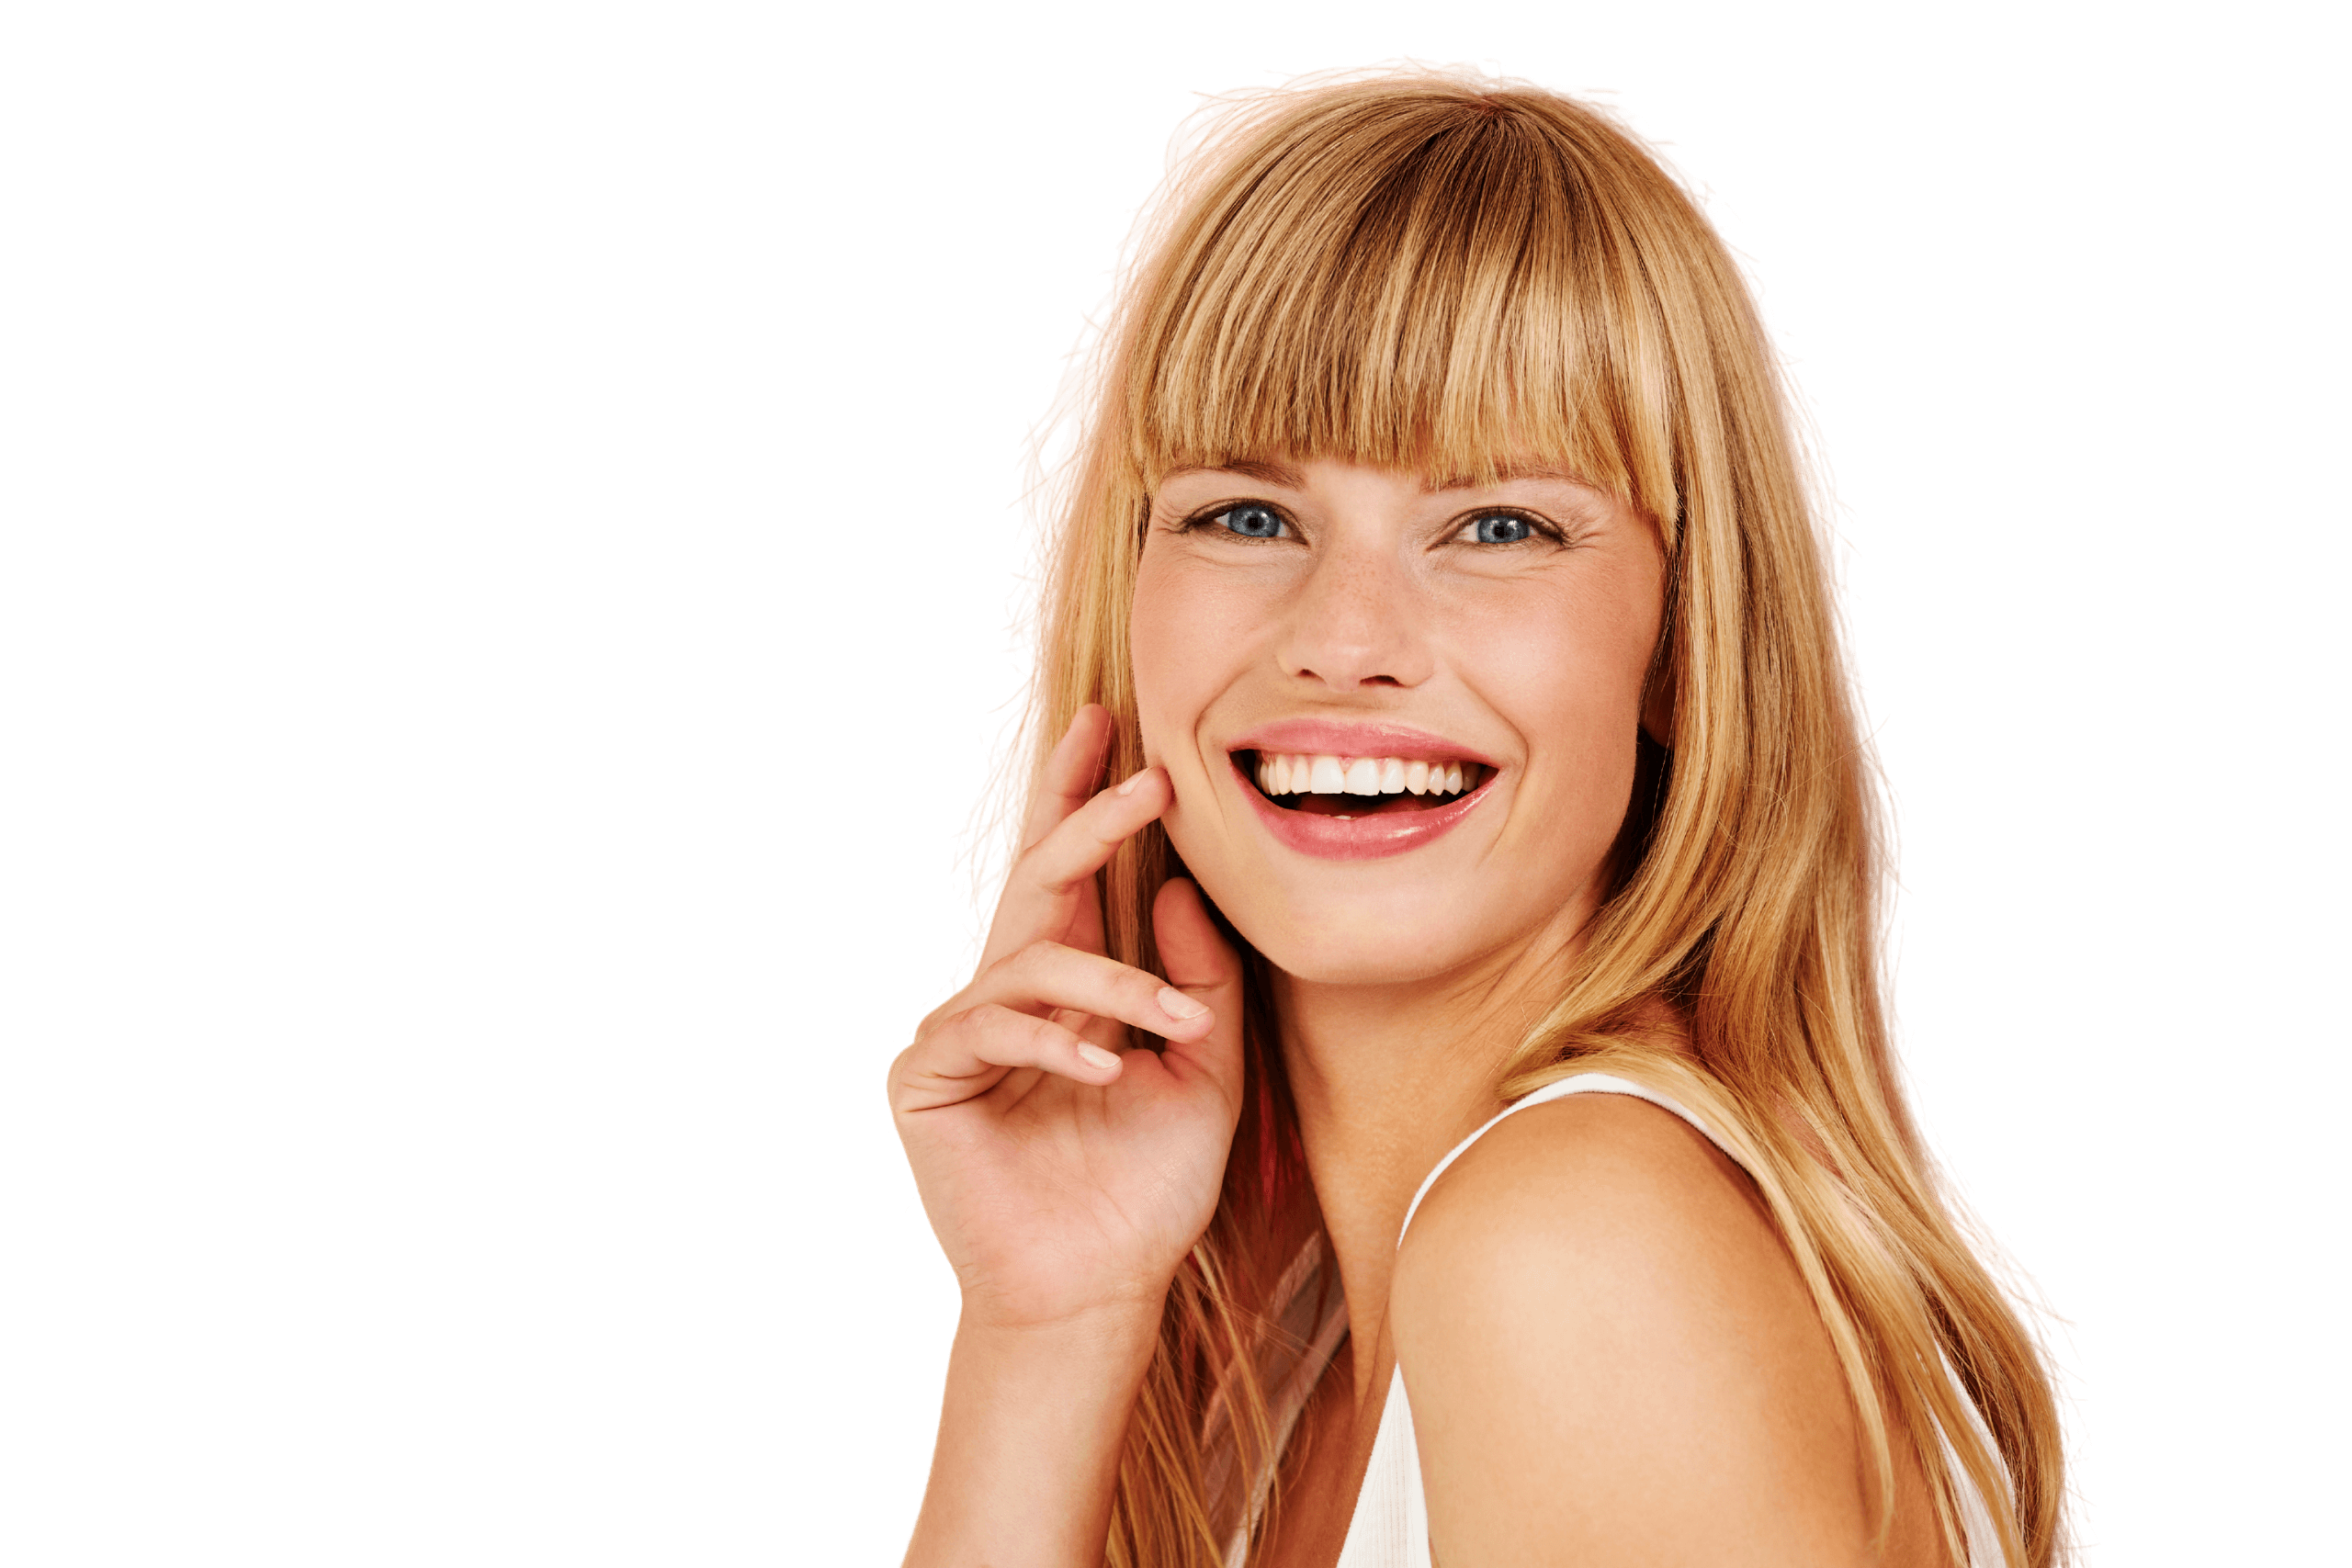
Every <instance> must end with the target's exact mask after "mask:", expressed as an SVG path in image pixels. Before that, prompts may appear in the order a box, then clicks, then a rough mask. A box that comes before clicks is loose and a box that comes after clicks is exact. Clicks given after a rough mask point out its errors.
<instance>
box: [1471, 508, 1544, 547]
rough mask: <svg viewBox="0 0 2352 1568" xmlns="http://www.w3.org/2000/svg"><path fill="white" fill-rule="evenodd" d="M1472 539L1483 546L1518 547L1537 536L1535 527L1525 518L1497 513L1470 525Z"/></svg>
mask: <svg viewBox="0 0 2352 1568" xmlns="http://www.w3.org/2000/svg"><path fill="white" fill-rule="evenodd" d="M1470 534H1471V537H1473V538H1475V539H1476V540H1477V542H1478V543H1480V544H1482V545H1516V544H1518V543H1520V542H1521V540H1523V539H1532V538H1533V537H1534V536H1535V525H1534V524H1532V523H1530V522H1529V521H1528V520H1527V519H1526V518H1524V517H1513V516H1511V515H1510V513H1494V514H1492V515H1490V516H1486V517H1481V518H1478V519H1477V520H1476V521H1475V522H1473V523H1472V524H1471V525H1470Z"/></svg>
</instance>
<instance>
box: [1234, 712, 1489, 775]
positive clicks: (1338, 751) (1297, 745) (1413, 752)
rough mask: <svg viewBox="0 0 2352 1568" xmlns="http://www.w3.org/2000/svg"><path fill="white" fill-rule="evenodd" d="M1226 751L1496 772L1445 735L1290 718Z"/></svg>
mask: <svg viewBox="0 0 2352 1568" xmlns="http://www.w3.org/2000/svg"><path fill="white" fill-rule="evenodd" d="M1226 750H1227V752H1233V751H1304V752H1306V753H1308V754H1309V755H1315V754H1317V753H1322V752H1328V753H1329V754H1330V755H1332V756H1334V757H1399V758H1402V759H1403V760H1404V761H1408V762H1409V761H1413V760H1414V759H1415V758H1417V757H1418V758H1419V759H1421V760H1422V761H1439V760H1441V759H1442V760H1443V761H1449V762H1453V761H1462V762H1481V763H1484V764H1485V765H1486V766H1487V767H1488V768H1492V767H1494V766H1495V762H1494V760H1493V759H1492V758H1490V757H1485V756H1481V755H1480V754H1479V753H1477V752H1476V751H1473V750H1470V749H1469V748H1468V747H1466V746H1464V745H1463V744H1462V743H1461V742H1460V741H1457V740H1448V739H1446V738H1445V737H1444V736H1442V735H1431V734H1430V732H1429V731H1428V730H1426V729H1408V728H1405V727H1404V726H1402V725H1395V724H1342V723H1340V721H1339V720H1337V719H1329V718H1285V719H1283V720H1281V721H1279V722H1278V723H1274V724H1269V725H1264V726H1262V727H1261V728H1257V729H1253V730H1251V731H1250V733H1249V734H1247V735H1244V736H1242V737H1241V738H1240V739H1236V740H1229V741H1227V742H1226Z"/></svg>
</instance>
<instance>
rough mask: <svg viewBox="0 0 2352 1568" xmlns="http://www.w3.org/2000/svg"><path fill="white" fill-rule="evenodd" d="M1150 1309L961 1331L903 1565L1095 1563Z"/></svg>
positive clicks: (959, 1567)
mask: <svg viewBox="0 0 2352 1568" xmlns="http://www.w3.org/2000/svg"><path fill="white" fill-rule="evenodd" d="M1158 1333H1159V1313H1158V1312H1157V1311H1156V1310H1155V1311H1144V1310H1139V1309H1132V1308H1131V1309H1126V1310H1124V1311H1120V1310H1106V1311H1104V1312H1102V1313H1099V1314H1088V1315H1086V1316H1085V1317H1082V1318H1080V1319H1079V1320H1077V1321H1073V1322H1069V1323H1061V1324H1051V1325H1037V1326H1033V1327H1026V1328H1021V1327H994V1328H991V1327H989V1326H986V1325H973V1324H970V1323H966V1324H964V1325H959V1326H958V1328H957V1330H956V1349H955V1353H954V1355H953V1356H952V1357H951V1358H950V1359H949V1361H948V1367H947V1397H946V1400H945V1402H944V1404H943V1406H942V1408H941V1411H940V1417H939V1445H938V1448H937V1450H935V1451H934V1452H933V1457H932V1463H931V1484H930V1486H929V1488H928V1489H927V1490H926V1491H925V1493H924V1495H923V1505H922V1517H921V1518H920V1519H918V1520H917V1522H916V1525H915V1536H914V1543H913V1545H912V1546H911V1547H910V1548H909V1549H908V1551H907V1562H908V1564H909V1568H929V1565H930V1564H934V1563H936V1564H941V1565H943V1568H944V1565H948V1564H953V1565H956V1568H967V1565H968V1564H971V1563H975V1562H987V1563H988V1564H989V1568H1026V1565H1028V1564H1039V1565H1041V1568H1042V1565H1044V1564H1055V1565H1060V1564H1069V1563H1086V1564H1090V1565H1091V1564H1094V1563H1099V1562H1102V1560H1103V1540H1104V1537H1105V1534H1106V1533H1107V1531H1108V1529H1109V1527H1110V1517H1111V1492H1112V1484H1113V1483H1114V1481H1115V1480H1116V1478H1117V1474H1118V1459H1119V1450H1120V1446H1121V1442H1122V1439H1123V1438H1125V1434H1126V1426H1127V1416H1128V1412H1129V1410H1130V1409H1131V1408H1132V1407H1133V1406H1134V1404H1135V1398H1136V1389H1137V1388H1139V1387H1140V1386H1141V1385H1142V1382H1143V1376H1144V1370H1145V1368H1146V1367H1147V1366H1148V1364H1149V1363H1150V1360H1151V1353H1152V1347H1153V1344H1154V1342H1155V1340H1156V1338H1157V1337H1158Z"/></svg>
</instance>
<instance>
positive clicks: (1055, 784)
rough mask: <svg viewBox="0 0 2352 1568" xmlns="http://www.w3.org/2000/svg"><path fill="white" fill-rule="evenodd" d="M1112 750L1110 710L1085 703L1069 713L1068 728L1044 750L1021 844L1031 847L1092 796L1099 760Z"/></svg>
mask: <svg viewBox="0 0 2352 1568" xmlns="http://www.w3.org/2000/svg"><path fill="white" fill-rule="evenodd" d="M1110 750H1111V710H1110V709H1109V708H1106V707H1104V706H1103V705H1102V704H1100V703H1088V704H1087V705H1085V706H1084V707H1081V708H1080V709H1079V710H1078V712H1077V713H1075V714H1073V715H1071V716H1070V721H1069V728H1068V729H1066V730H1064V731H1063V732H1062V738H1061V739H1060V740H1058V741H1057V742H1056V743H1055V746H1054V749H1053V750H1052V751H1051V752H1049V753H1047V754H1046V766H1045V768H1044V770H1043V771H1042V772H1041V773H1039V774H1038V775H1037V793H1036V794H1035V795H1032V796H1031V797H1030V800H1029V814H1028V816H1027V817H1025V818H1023V820H1022V824H1021V847H1022V848H1023V849H1024V850H1026V849H1029V848H1032V847H1033V846H1035V843H1036V842H1037V840H1040V839H1042V838H1044V837H1045V836H1046V834H1048V833H1050V832H1052V831H1053V830H1054V829H1055V828H1057V827H1058V826H1059V825H1060V824H1061V821H1062V819H1063V818H1067V817H1068V816H1069V814H1070V813H1071V812H1073V811H1076V810H1077V809H1078V808H1079V807H1081V806H1083V805H1085V804H1086V803H1087V802H1088V801H1089V800H1091V799H1092V798H1093V796H1094V791H1095V787H1096V785H1097V784H1099V783H1100V782H1101V780H1102V777H1103V759H1104V757H1105V756H1107V755H1108V754H1109V752H1110Z"/></svg>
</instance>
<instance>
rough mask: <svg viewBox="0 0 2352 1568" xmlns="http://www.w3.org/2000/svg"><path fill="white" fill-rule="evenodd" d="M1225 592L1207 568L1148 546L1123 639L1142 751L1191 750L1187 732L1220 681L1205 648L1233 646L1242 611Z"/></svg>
mask: <svg viewBox="0 0 2352 1568" xmlns="http://www.w3.org/2000/svg"><path fill="white" fill-rule="evenodd" d="M1231 597H1232V595H1231V594H1230V593H1221V592H1219V591H1218V585H1217V584H1216V582H1215V581H1213V580H1211V579H1210V578H1209V576H1208V575H1207V574H1205V573H1202V572H1198V571H1191V570H1185V566H1184V563H1182V562H1175V561H1170V559H1168V558H1167V553H1166V552H1155V551H1154V550H1152V549H1150V548H1149V547H1147V548H1146V550H1145V552H1144V558H1143V564H1142V568H1141V570H1139V571H1137V573H1136V592H1135V600H1134V603H1133V604H1132V606H1131V608H1130V610H1129V612H1128V617H1127V646H1128V657H1129V660H1130V662H1131V665H1132V668H1133V673H1134V676H1135V683H1136V716H1137V719H1138V720H1139V722H1140V723H1141V725H1142V727H1143V743H1144V754H1145V756H1146V757H1147V758H1148V759H1149V760H1150V761H1155V762H1160V763H1163V764H1164V763H1165V762H1167V761H1169V760H1170V757H1171V755H1174V754H1177V753H1181V752H1182V751H1185V750H1189V747H1188V746H1187V744H1186V737H1187V735H1188V734H1189V732H1190V730H1191V729H1192V728H1193V724H1194V723H1195V722H1196V721H1197V720H1198V719H1199V717H1200V715H1201V713H1202V711H1203V709H1204V708H1205V707H1206V706H1207V705H1208V702H1209V699H1210V698H1211V697H1212V696H1213V695H1215V694H1216V691H1217V689H1218V688H1219V686H1220V685H1221V684H1223V683H1224V672H1223V671H1222V669H1221V667H1220V666H1219V665H1218V664H1217V662H1216V660H1215V659H1214V658H1212V657H1210V655H1211V654H1212V652H1213V651H1214V650H1216V649H1230V648H1232V646H1233V644H1234V641H1235V637H1234V636H1233V633H1234V631H1235V630H1236V629H1237V627H1238V624H1239V623H1240V622H1241V621H1242V620H1243V619H1244V617H1243V615H1242V613H1241V611H1240V609H1239V608H1238V607H1237V606H1235V605H1233V604H1229V603H1227V600H1229V599H1230V598H1231Z"/></svg>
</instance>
